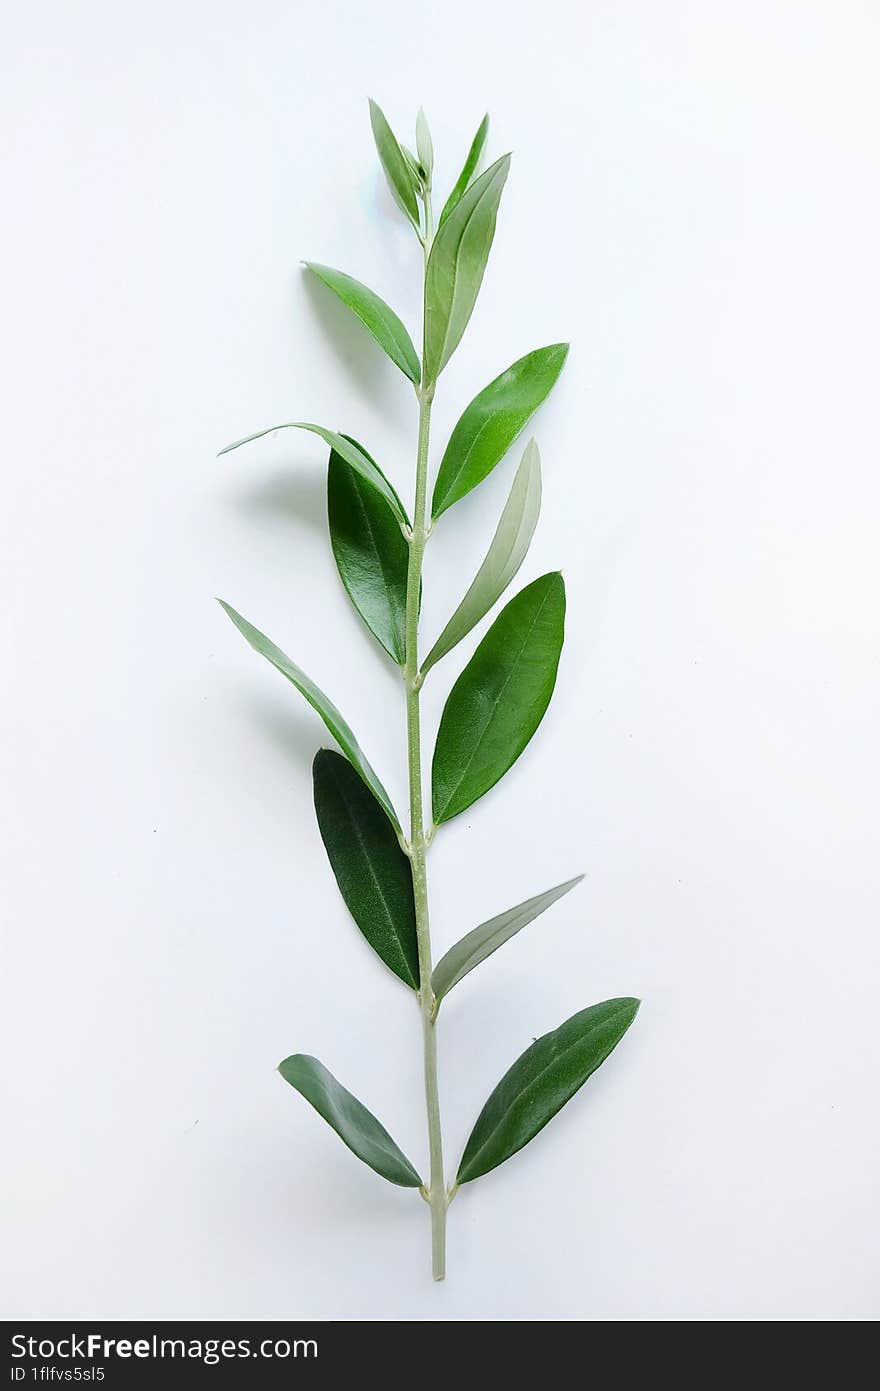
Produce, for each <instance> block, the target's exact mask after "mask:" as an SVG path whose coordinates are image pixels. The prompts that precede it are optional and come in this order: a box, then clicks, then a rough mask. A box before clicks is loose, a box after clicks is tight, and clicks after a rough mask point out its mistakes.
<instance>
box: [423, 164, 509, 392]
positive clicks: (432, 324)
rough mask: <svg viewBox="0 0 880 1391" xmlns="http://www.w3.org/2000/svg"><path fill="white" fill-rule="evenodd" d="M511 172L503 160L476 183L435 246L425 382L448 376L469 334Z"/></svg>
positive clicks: (428, 282) (428, 274) (428, 287)
mask: <svg viewBox="0 0 880 1391" xmlns="http://www.w3.org/2000/svg"><path fill="white" fill-rule="evenodd" d="M509 170H510V155H502V157H501V159H499V160H497V161H496V162H495V164H493V165H492V166H491V167H490V168H489V169H487V170H486V172H485V174H481V175H480V177H479V178H478V179H475V180H474V182H473V183H472V184H471V186H470V188H468V189H467V190H466V192H465V193H464V194H463V195H462V197H461V201H460V202H459V203H458V205H457V206H456V207H455V208H454V209H453V210H452V212H451V213H450V214H449V216H448V218H447V219H446V221H445V222H444V223H443V226H442V227H440V228H438V231H437V235H436V236H435V238H434V241H433V243H432V244H431V254H430V255H429V257H428V264H427V267H426V269H425V351H424V360H425V380H426V381H428V382H433V381H435V380H436V378H437V377H438V376H439V374H440V372H442V370H443V368H444V367H445V366H446V363H447V362H448V361H449V359H450V358H451V356H452V354H453V353H454V352H455V349H456V348H457V347H458V344H459V342H460V340H461V335H462V334H463V333H464V331H465V329H466V328H467V324H468V320H469V319H470V317H471V314H472V313H473V308H474V305H475V303H476V300H477V295H478V294H479V290H480V285H481V284H482V280H483V272H484V271H485V269H486V262H487V260H488V259H489V252H490V250H491V248H492V240H493V238H494V236H495V218H496V216H497V214H498V204H499V202H500V201H501V192H502V189H503V188H504V184H505V182H506V179H507V175H508V172H509Z"/></svg>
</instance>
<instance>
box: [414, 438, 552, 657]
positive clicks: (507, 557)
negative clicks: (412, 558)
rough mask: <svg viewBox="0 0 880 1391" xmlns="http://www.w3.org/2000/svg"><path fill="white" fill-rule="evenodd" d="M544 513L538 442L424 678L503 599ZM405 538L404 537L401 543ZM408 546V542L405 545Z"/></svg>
mask: <svg viewBox="0 0 880 1391" xmlns="http://www.w3.org/2000/svg"><path fill="white" fill-rule="evenodd" d="M540 510H541V459H540V455H539V454H538V446H537V445H536V444H535V441H534V440H530V441H529V443H528V444H527V445H526V450H525V453H524V454H523V456H522V462H521V463H520V466H519V468H518V469H517V471H516V476H515V478H514V480H513V485H512V487H511V489H510V496H509V497H508V499H507V502H506V504H505V507H504V511H503V512H502V513H501V520H500V521H499V523H498V528H497V530H496V532H495V535H494V537H493V539H492V544H491V546H490V547H489V550H488V552H487V555H486V559H485V560H484V561H483V563H482V565H481V566H480V568H479V570H478V571H477V573H476V576H475V577H474V581H473V584H472V585H471V587H470V589H469V590H468V592H467V594H466V595H465V596H464V598H463V599H462V601H461V603H460V604H459V606H458V608H457V609H456V610H455V613H454V614H453V615H452V617H451V618H450V620H449V622H448V623H447V624H446V627H445V628H444V629H443V632H442V633H441V634H440V636H439V638H438V639H437V641H436V642H435V643H434V646H433V647H432V648H431V651H430V652H429V653H428V655H427V657H426V658H425V660H424V662H423V663H422V675H424V674H425V672H426V671H428V670H430V668H431V667H432V666H433V665H434V663H435V662H438V661H439V660H440V658H441V657H445V655H446V653H447V652H450V651H451V650H452V648H453V647H455V645H456V643H459V642H461V640H462V638H463V637H467V635H468V633H469V632H470V631H471V629H472V628H474V627H476V625H477V624H478V623H479V621H480V619H481V618H483V617H485V615H486V614H487V613H488V612H489V610H490V609H491V607H492V605H493V604H494V603H495V601H496V600H497V599H499V598H500V597H501V595H502V594H503V593H504V591H505V589H506V588H507V586H508V585H509V584H510V581H511V580H512V579H513V577H514V575H515V574H516V572H517V570H518V569H519V567H520V566H521V565H522V563H523V561H524V560H525V556H526V551H527V550H528V549H529V545H530V544H531V540H532V537H533V536H534V534H535V527H536V526H537V524H538V513H539V512H540ZM402 539H403V538H402V537H401V540H402ZM404 545H406V542H405V541H404Z"/></svg>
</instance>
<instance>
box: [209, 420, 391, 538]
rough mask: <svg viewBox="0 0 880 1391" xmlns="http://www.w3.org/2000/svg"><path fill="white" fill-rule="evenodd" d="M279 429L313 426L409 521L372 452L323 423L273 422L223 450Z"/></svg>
mask: <svg viewBox="0 0 880 1391" xmlns="http://www.w3.org/2000/svg"><path fill="white" fill-rule="evenodd" d="M276 430H310V431H311V433H312V434H313V435H320V437H321V439H322V440H325V441H326V443H327V444H329V446H330V448H331V449H335V450H336V452H337V454H341V455H342V457H343V459H344V460H345V462H346V463H347V464H351V466H352V468H353V469H355V470H356V471H357V472H358V473H359V474H360V475H361V477H362V478H365V479H366V481H367V482H368V483H369V484H371V485H372V487H374V488H375V489H376V491H377V492H379V493H381V494H382V496H383V497H384V499H385V501H386V502H387V503H388V504H389V506H390V507H391V510H392V511H393V513H394V515H395V516H396V517H397V519H398V521H399V522H400V524H401V526H408V525H409V521H408V519H407V515H406V510H405V508H404V506H403V503H402V502H401V501H400V498H399V497H398V496H397V493H396V491H395V489H394V488H393V487H392V486H391V484H390V483H389V482H388V479H387V478H386V477H385V475H384V473H383V472H382V470H381V469H380V468H379V467H378V466H377V465H376V464H374V463H373V460H372V459H371V458H370V456H369V454H363V453H362V452H361V450H360V449H359V448H358V446H357V445H356V444H353V443H352V441H351V440H350V439H349V438H348V437H347V436H346V435H339V434H337V433H336V431H335V430H325V429H324V426H323V425H309V424H308V423H307V422H305V421H302V420H289V421H286V422H285V423H284V424H283V425H270V426H269V428H268V429H267V430H257V432H256V434H253V435H245V437H244V439H242V440H236V441H235V443H234V444H227V445H225V446H224V448H223V449H221V450H220V453H221V454H229V453H230V452H231V451H232V450H233V449H240V448H241V446H242V445H243V444H252V443H253V441H254V440H261V439H262V438H263V436H264V435H271V434H274V432H275V431H276Z"/></svg>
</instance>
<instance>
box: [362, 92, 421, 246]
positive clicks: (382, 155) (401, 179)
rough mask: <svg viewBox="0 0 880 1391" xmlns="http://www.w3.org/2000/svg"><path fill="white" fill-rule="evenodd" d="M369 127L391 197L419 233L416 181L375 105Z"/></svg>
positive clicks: (371, 103)
mask: <svg viewBox="0 0 880 1391" xmlns="http://www.w3.org/2000/svg"><path fill="white" fill-rule="evenodd" d="M370 125H371V126H372V127H373V139H374V140H375V142H376V149H377V150H378V152H379V159H380V160H381V163H382V168H383V169H384V170H385V177H386V179H387V180H388V187H389V188H390V189H391V195H392V197H393V198H394V201H395V203H396V204H397V206H398V207H399V208H400V210H401V212H403V213H405V214H406V216H407V217H408V218H409V220H410V222H411V223H412V224H413V226H414V227H415V229H416V231H417V232H418V231H419V205H418V202H417V199H416V190H415V185H414V183H413V177H412V175H411V174H410V171H409V166H408V165H407V162H406V160H405V159H404V156H403V151H402V150H401V148H400V146H399V144H398V143H397V136H396V135H395V134H394V131H393V130H392V129H391V127H390V126H389V124H388V122H387V120H386V119H385V113H384V112H383V111H382V108H381V107H380V106H377V105H376V103H375V102H374V101H371V102H370Z"/></svg>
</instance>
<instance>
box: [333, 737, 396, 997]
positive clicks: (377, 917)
mask: <svg viewBox="0 0 880 1391" xmlns="http://www.w3.org/2000/svg"><path fill="white" fill-rule="evenodd" d="M312 777H313V781H314V789H315V814H316V816H317V818H318V827H319V829H320V831H321V839H322V840H323V842H324V849H325V850H326V851H327V858H328V859H329V861H330V865H331V868H332V870H333V873H334V874H335V875H336V882H337V884H338V885H339V892H340V893H341V894H342V897H343V898H344V899H345V902H346V904H347V905H348V909H349V912H350V913H351V916H352V917H353V918H354V920H355V922H356V923H357V925H358V927H359V928H360V930H361V932H362V933H363V934H364V936H365V937H366V939H367V941H368V942H369V944H370V946H371V947H372V948H373V951H374V952H375V953H376V954H377V956H380V957H381V958H382V960H383V961H384V962H385V965H386V966H388V967H390V968H391V970H392V971H393V972H394V973H395V975H397V976H399V977H400V979H401V980H402V981H403V982H404V984H405V985H411V986H412V988H413V990H418V988H419V948H418V940H417V938H416V908H415V900H414V898H413V881H412V869H411V867H410V862H409V860H408V859H407V857H406V855H405V854H404V853H403V851H402V850H401V848H400V843H399V841H398V839H397V833H396V831H395V829H394V827H393V826H392V824H391V822H390V821H389V820H388V816H387V815H386V813H385V811H384V810H383V808H382V807H381V806H380V805H379V803H378V802H377V801H376V798H375V797H374V796H373V794H372V792H371V791H370V790H369V788H368V787H367V786H366V785H365V784H364V782H363V779H362V778H360V777H359V776H358V774H357V773H356V772H355V770H354V768H352V766H351V764H350V763H349V762H348V760H347V759H345V758H343V757H342V755H341V754H338V753H334V752H333V750H332V749H320V750H319V751H318V753H317V754H316V755H315V761H314V764H313V765H312Z"/></svg>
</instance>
